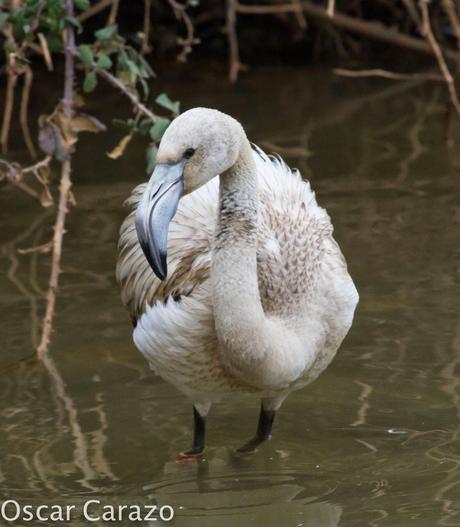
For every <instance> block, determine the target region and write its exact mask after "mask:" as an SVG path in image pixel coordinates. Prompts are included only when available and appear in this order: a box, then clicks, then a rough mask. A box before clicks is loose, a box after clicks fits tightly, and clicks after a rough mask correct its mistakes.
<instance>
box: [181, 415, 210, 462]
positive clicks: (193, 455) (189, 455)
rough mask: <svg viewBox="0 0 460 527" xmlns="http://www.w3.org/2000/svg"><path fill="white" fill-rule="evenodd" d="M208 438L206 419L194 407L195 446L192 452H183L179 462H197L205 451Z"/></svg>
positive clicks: (193, 445)
mask: <svg viewBox="0 0 460 527" xmlns="http://www.w3.org/2000/svg"><path fill="white" fill-rule="evenodd" d="M205 438H206V417H203V416H202V415H201V414H200V413H199V412H198V410H197V409H196V407H195V406H194V407H193V444H192V448H191V449H190V450H187V451H185V452H181V453H180V454H179V455H178V457H177V460H178V461H180V462H184V461H192V460H196V459H197V458H199V457H200V456H201V454H202V453H203V451H204V446H205Z"/></svg>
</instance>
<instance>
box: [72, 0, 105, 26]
mask: <svg viewBox="0 0 460 527" xmlns="http://www.w3.org/2000/svg"><path fill="white" fill-rule="evenodd" d="M111 5H112V0H100V1H99V2H98V3H97V4H94V5H92V6H91V7H90V8H88V9H87V10H86V11H83V13H80V14H79V15H78V16H77V20H78V21H79V22H84V21H85V20H88V18H91V17H93V16H94V15H97V14H98V13H100V12H101V11H103V10H104V9H106V8H107V7H109V6H111Z"/></svg>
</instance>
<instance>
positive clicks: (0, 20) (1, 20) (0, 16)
mask: <svg viewBox="0 0 460 527" xmlns="http://www.w3.org/2000/svg"><path fill="white" fill-rule="evenodd" d="M9 16H10V15H9V14H8V13H4V12H3V11H2V12H1V13H0V29H2V28H3V26H4V25H5V24H6V22H7V21H8V18H9Z"/></svg>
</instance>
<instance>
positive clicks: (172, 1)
mask: <svg viewBox="0 0 460 527" xmlns="http://www.w3.org/2000/svg"><path fill="white" fill-rule="evenodd" d="M168 2H169V5H170V6H171V7H172V8H173V10H174V14H175V15H176V18H177V19H178V20H182V22H183V23H184V25H185V28H186V31H187V36H186V37H185V38H180V39H179V44H180V45H181V46H182V52H181V53H179V55H178V56H177V60H178V61H179V62H185V61H186V60H187V55H188V54H189V53H190V52H191V51H192V46H193V45H194V44H198V43H199V40H198V39H196V38H195V28H194V27H193V23H192V20H191V18H190V17H189V15H188V13H187V4H180V3H179V2H177V1H176V0H168Z"/></svg>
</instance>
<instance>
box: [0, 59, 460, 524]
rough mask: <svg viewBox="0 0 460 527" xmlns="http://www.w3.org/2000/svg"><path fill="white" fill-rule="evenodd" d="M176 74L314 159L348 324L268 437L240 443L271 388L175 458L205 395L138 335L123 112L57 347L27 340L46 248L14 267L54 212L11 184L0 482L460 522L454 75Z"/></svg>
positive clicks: (237, 515) (65, 297)
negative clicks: (40, 358) (329, 357)
mask: <svg viewBox="0 0 460 527" xmlns="http://www.w3.org/2000/svg"><path fill="white" fill-rule="evenodd" d="M161 82H162V84H160V83H159V84H158V88H157V90H162V89H167V90H168V92H169V93H170V95H171V96H172V97H175V98H180V99H181V100H182V101H183V106H184V107H185V108H188V107H191V106H195V105H207V106H214V107H218V108H220V109H223V110H225V111H227V112H229V113H232V114H234V115H235V116H237V117H239V118H240V119H241V120H242V121H243V122H244V123H245V125H246V128H247V131H248V134H249V135H250V137H251V139H253V140H254V141H255V142H257V143H259V144H260V145H261V146H263V147H265V148H266V149H267V150H277V151H279V152H280V153H281V154H283V156H284V157H285V158H286V159H287V160H288V161H289V162H290V163H291V164H293V165H296V166H298V167H299V168H301V170H302V172H303V174H304V176H305V177H307V178H309V179H311V181H312V184H313V185H314V187H315V189H316V191H317V195H318V198H319V201H320V203H321V204H322V205H324V206H326V207H327V209H328V210H329V212H330V214H331V216H332V218H333V222H334V224H335V228H336V238H337V239H338V241H339V243H340V245H341V247H342V249H343V252H344V253H345V255H346V257H347V260H348V262H349V267H350V271H351V274H352V276H353V277H354V279H355V282H356V284H357V286H358V289H359V291H360V295H361V303H360V307H359V310H358V312H357V316H356V319H355V323H354V327H353V329H352V331H351V333H350V334H349V336H348V337H347V339H346V341H345V343H344V345H343V347H342V349H341V351H340V353H339V354H338V356H337V358H336V359H335V361H334V362H333V364H332V366H331V367H330V368H329V369H328V370H327V371H326V372H325V373H324V374H323V375H322V376H321V378H320V379H319V380H318V381H317V382H316V383H314V384H313V385H312V386H310V387H308V388H306V389H304V390H303V391H300V392H296V393H294V394H292V395H291V396H290V398H289V399H288V400H287V402H286V403H285V404H284V407H283V408H282V411H281V412H280V413H279V418H278V420H277V423H276V427H275V430H274V437H273V439H272V441H271V442H270V443H269V444H267V445H266V446H264V447H263V448H261V449H260V451H259V452H257V453H256V454H255V455H254V456H252V457H251V456H250V457H245V458H243V459H241V458H237V457H235V456H234V455H233V454H232V448H233V447H235V446H238V445H240V444H241V443H242V441H244V440H245V439H247V438H248V437H249V436H250V435H251V433H252V431H253V429H254V427H255V422H256V416H257V407H258V403H257V401H252V400H246V399H242V400H238V401H232V400H228V401H224V402H223V403H222V404H221V405H217V406H216V407H215V408H213V411H212V413H211V416H210V419H209V436H208V445H209V446H208V450H207V454H206V458H205V461H203V463H201V464H200V465H199V466H181V465H177V464H176V463H175V462H174V459H175V455H176V454H177V452H178V451H180V450H181V449H182V448H183V447H184V446H187V445H188V444H189V441H190V433H191V408H190V404H189V403H188V401H187V400H185V398H184V397H182V396H181V395H180V394H179V393H178V392H176V391H175V390H174V389H173V388H171V387H170V386H169V385H167V384H165V383H164V382H162V381H161V380H159V379H158V378H156V377H154V376H153V375H152V374H151V373H150V372H149V370H148V368H147V367H146V364H145V362H144V360H143V359H142V357H141V356H140V354H139V353H138V352H137V351H136V350H135V348H134V346H133V344H132V342H131V327H130V323H129V320H128V317H127V315H126V313H125V312H124V309H123V307H122V306H121V303H120V300H119V294H118V288H117V285H116V283H115V279H114V265H115V257H116V251H115V243H116V239H117V230H118V227H119V224H120V222H121V220H122V218H123V216H124V214H125V212H124V210H123V208H122V206H121V203H122V201H123V199H124V198H125V197H126V196H127V195H128V193H129V190H130V189H131V188H132V187H133V186H134V185H135V184H136V183H138V182H140V181H142V180H144V179H145V174H144V159H143V155H144V154H143V145H142V144H141V143H140V142H139V143H135V144H133V145H132V146H131V148H130V149H129V150H128V153H127V155H126V157H125V158H124V159H123V160H122V161H120V162H114V161H110V160H108V159H107V158H106V157H105V155H104V152H105V151H107V150H108V149H109V148H110V147H111V146H113V144H114V143H115V142H116V140H117V138H118V137H119V133H118V132H116V131H113V132H111V133H110V135H105V136H100V137H96V136H87V137H86V138H85V139H84V140H83V141H82V144H81V148H80V150H79V153H78V155H77V156H76V159H75V170H74V180H75V194H76V198H77V201H78V207H77V208H76V209H74V210H73V211H72V213H71V214H70V216H69V222H68V234H67V237H66V243H65V252H64V262H63V269H64V274H63V275H62V277H61V284H62V285H61V291H60V296H59V304H58V316H57V323H56V333H55V335H54V340H53V347H52V358H53V361H54V363H53V364H49V365H48V368H46V367H44V366H43V365H40V364H36V363H35V362H34V361H31V360H27V358H28V357H29V356H30V355H31V354H32V352H33V350H32V342H33V340H34V338H35V333H34V332H35V331H36V330H37V323H38V322H37V310H38V313H40V312H41V309H42V307H43V302H42V300H41V294H42V290H43V289H44V288H45V287H46V279H47V273H48V259H47V257H46V256H45V257H44V256H38V255H36V256H33V257H31V256H30V255H27V256H25V255H19V256H17V264H18V265H17V268H16V267H15V266H16V260H15V258H16V257H15V253H14V251H13V249H14V247H19V248H27V247H30V246H33V245H37V244H39V243H44V242H45V241H47V240H48V239H49V237H50V228H49V227H50V224H51V221H52V215H50V214H49V213H47V212H46V211H45V212H43V211H42V210H41V209H40V207H38V206H36V205H35V203H34V202H33V201H32V200H30V199H29V198H27V197H24V196H21V195H19V194H18V193H17V192H16V191H12V190H7V189H5V188H2V190H1V191H0V226H1V231H0V239H1V241H0V256H1V260H0V266H1V267H0V290H1V297H0V317H1V320H2V324H1V326H0V343H1V344H0V345H1V355H0V365H1V371H0V393H1V408H0V412H1V413H0V415H1V427H0V432H1V439H0V454H1V459H0V487H1V497H2V499H5V498H7V497H8V498H15V499H18V500H19V501H22V502H23V503H26V502H27V503H35V504H39V503H48V504H53V503H61V504H77V505H81V504H82V503H83V502H84V501H85V500H87V499H90V498H91V499H101V500H103V501H105V502H107V503H112V504H134V503H158V504H160V505H161V504H169V505H171V506H173V507H174V508H175V511H176V517H175V519H174V521H173V522H172V523H173V524H174V525H177V526H181V527H182V526H184V527H195V526H196V527H198V526H199V527H207V526H209V527H211V526H219V527H221V526H222V527H224V526H225V527H227V526H234V525H239V526H241V527H243V526H249V525H251V526H264V527H268V526H270V527H271V526H280V525H283V526H284V525H287V526H308V527H332V526H338V525H340V526H361V525H369V526H374V527H375V526H391V527H399V526H408V525H417V526H418V527H425V526H426V527H431V526H433V525H444V526H454V525H459V524H460V437H459V436H460V315H459V296H460V246H459V233H460V229H459V228H460V199H459V190H460V188H459V181H460V179H459V172H458V169H459V168H460V157H459V154H458V150H452V151H449V150H448V149H447V148H446V147H445V146H444V145H443V141H442V137H443V114H444V105H443V101H444V93H443V92H442V91H436V89H435V88H433V87H429V88H425V89H422V88H421V87H420V86H418V85H415V84H412V85H410V84H399V83H397V84H391V83H389V82H380V81H353V80H341V79H338V78H334V77H331V76H329V75H328V74H326V73H321V72H313V71H311V70H305V71H301V70H298V69H297V70H286V69H284V70H278V71H267V72H253V73H251V74H248V75H246V76H245V77H244V78H243V80H242V81H241V82H240V83H239V84H238V86H237V87H236V88H235V87H230V86H229V85H228V84H227V83H226V81H225V80H224V79H220V78H219V76H217V77H216V76H212V75H205V74H201V73H193V74H187V75H183V76H182V77H181V76H180V75H171V77H170V78H163V80H162V81H161ZM48 88H49V87H47V86H46V85H42V86H39V87H38V92H40V93H38V95H37V97H36V98H35V99H34V104H35V105H36V106H35V108H34V109H35V110H36V111H37V112H38V111H39V109H40V108H39V106H40V105H43V104H44V103H43V102H40V101H44V100H46V99H45V98H44V95H45V94H46V90H47V89H48ZM100 95H101V97H100V99H99V102H98V103H97V104H94V106H93V107H92V108H91V111H92V112H93V113H95V114H96V115H97V116H99V117H100V118H101V119H102V120H105V121H106V122H109V121H110V118H111V116H113V112H114V110H115V109H116V110H117V112H123V111H126V109H125V110H124V109H123V103H122V102H121V101H120V98H119V97H118V96H117V95H108V94H106V93H104V92H101V93H100ZM457 126H458V125H457ZM454 134H455V135H456V137H457V140H458V141H460V127H459V128H458V129H455V130H454ZM14 240H16V242H14ZM9 241H11V242H13V243H8V242H9ZM31 320H32V322H33V324H32V328H35V329H32V331H31ZM83 523H84V522H83V520H81V518H79V516H78V515H77V516H76V518H74V520H73V524H75V525H77V524H83ZM161 523H162V522H161V521H157V522H151V523H150V524H151V525H154V524H156V525H159V524H161ZM29 524H30V523H29ZM96 524H97V523H93V525H96ZM118 524H119V525H129V524H130V523H129V521H128V520H125V521H122V522H119V523H118ZM133 524H134V523H133ZM170 524H171V523H170Z"/></svg>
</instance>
